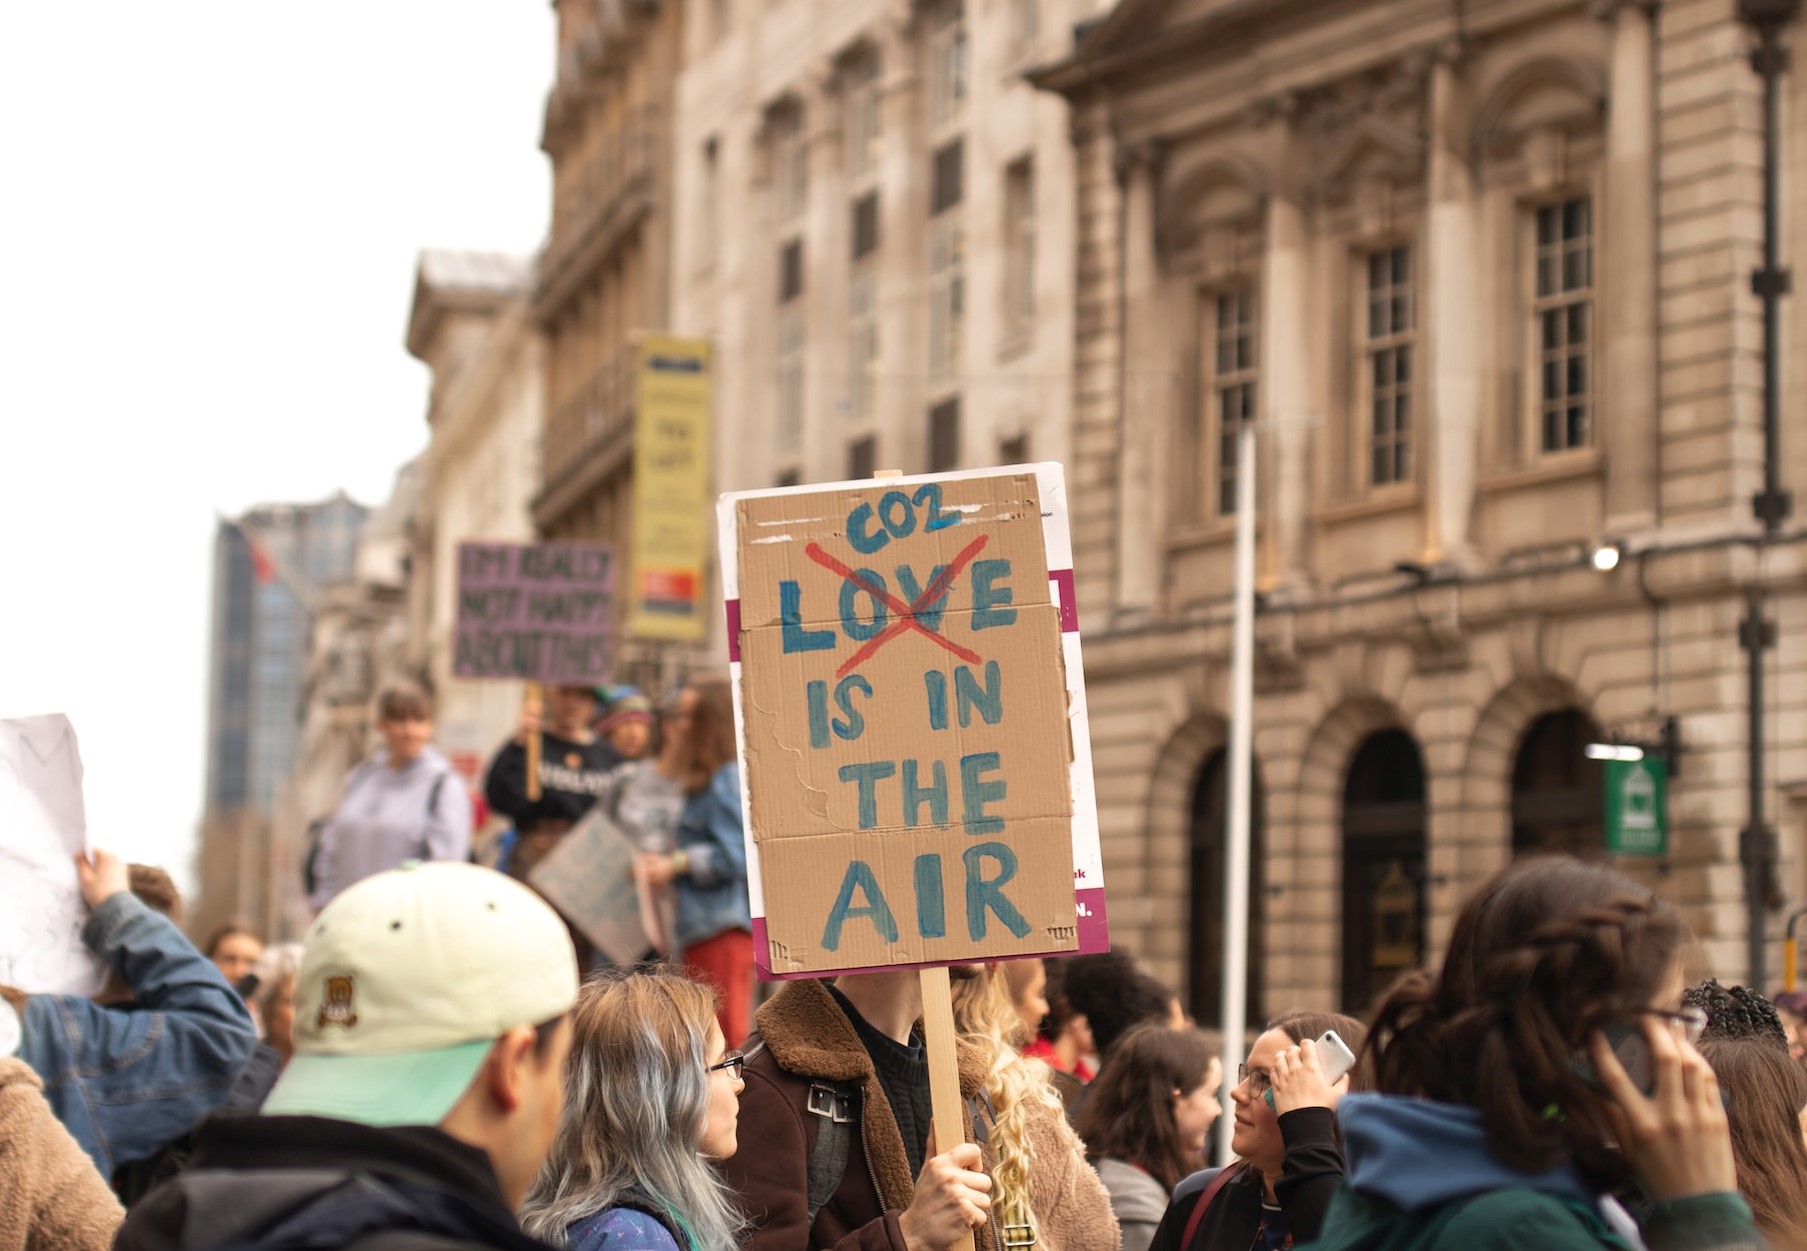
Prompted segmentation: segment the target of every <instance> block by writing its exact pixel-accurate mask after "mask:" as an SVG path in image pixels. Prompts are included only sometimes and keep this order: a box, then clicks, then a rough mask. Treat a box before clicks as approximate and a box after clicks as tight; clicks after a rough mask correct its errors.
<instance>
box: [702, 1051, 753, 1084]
mask: <svg viewBox="0 0 1807 1251" xmlns="http://www.w3.org/2000/svg"><path fill="white" fill-rule="evenodd" d="M746 1063H747V1053H746V1052H744V1051H730V1052H729V1053H728V1054H727V1055H725V1056H723V1057H722V1062H721V1063H720V1064H711V1065H710V1066H709V1067H708V1068H707V1069H706V1070H704V1071H705V1072H709V1073H722V1072H726V1073H727V1074H728V1076H729V1077H732V1078H733V1079H734V1080H735V1081H739V1080H740V1072H741V1070H742V1069H743V1068H745V1067H746Z"/></svg>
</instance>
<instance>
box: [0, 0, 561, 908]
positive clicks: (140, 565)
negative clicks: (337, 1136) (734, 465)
mask: <svg viewBox="0 0 1807 1251" xmlns="http://www.w3.org/2000/svg"><path fill="white" fill-rule="evenodd" d="M553 40H554V32H553V21H552V12H551V9H550V6H549V5H548V4H547V3H546V2H545V0H358V2H353V0H320V2H317V3H313V4H305V5H297V4H280V5H279V4H268V3H262V2H259V0H252V2H249V3H247V2H246V0H182V2H181V3H177V4H146V3H143V0H84V2H83V3H67V2H63V0H50V2H46V3H37V4H32V3H20V4H6V5H0V561H3V563H4V577H5V581H4V584H3V586H4V588H5V589H4V590H0V716H20V715H26V714H31V713H40V712H67V713H68V714H69V716H70V718H71V719H72V720H73V721H74V723H75V727H76V731H77V733H78V734H79V736H80V739H81V747H82V755H83V759H84V762H85V765H86V769H87V787H86V790H87V807H88V826H89V831H90V834H91V836H92V838H93V840H94V841H95V842H96V843H97V844H98V845H101V846H108V847H112V848H115V849H117V850H119V851H121V852H123V853H125V854H127V855H129V856H131V857H132V858H134V859H139V860H145V861H149V862H153V863H163V864H166V865H168V866H169V867H170V868H171V869H172V870H175V871H177V872H178V873H179V874H180V876H182V877H183V878H184V879H187V878H188V876H189V874H188V869H189V864H188V857H189V851H190V849H191V847H192V843H193V838H194V834H195V830H196V826H197V824H198V822H199V819H200V808H201V794H202V782H203V772H204V764H203V759H204V757H203V750H204V741H203V740H204V734H205V720H206V698H207V691H206V668H205V664H206V655H207V647H208V621H209V618H208V609H209V604H208V599H209V595H210V591H211V586H210V571H211V552H212V534H213V528H214V516H215V513H216V512H225V513H237V512H239V511H241V510H243V509H245V508H247V507H249V506H250V505H252V504H255V503H259V502H263V501H271V500H313V499H318V498H321V497H324V496H326V495H329V494H331V493H332V492H333V491H335V490H337V489H339V488H341V487H343V488H345V489H346V490H348V491H350V492H351V493H352V495H353V496H355V497H356V498H358V499H360V500H363V501H365V502H367V503H373V504H374V503H380V502H381V501H382V500H383V499H384V498H385V497H386V496H387V495H388V491H389V486H390V482H391V479H392V477H393V475H394V473H395V470H396V469H397V468H398V467H399V466H400V465H401V464H402V463H403V462H404V461H406V460H407V459H408V458H409V457H411V456H412V455H414V454H415V453H416V452H418V451H419V450H420V449H421V447H423V446H424V444H425V442H426V434H427V428H426V422H425V413H426V381H427V375H426V370H425V369H424V368H423V367H422V366H421V365H420V364H418V363H417V362H416V361H414V360H413V359H412V358H410V357H409V356H408V355H407V352H406V350H405V349H404V347H403V345H402V337H403V334H404V331H405V327H406V321H407V314H408V306H409V301H410V298H411V295H412V292H413V274H414V262H415V256H416V253H417V252H418V250H419V249H421V248H423V247H451V248H474V249H485V250H488V249H498V250H506V251H517V252H523V253H524V252H529V251H531V250H532V249H533V248H534V247H535V246H537V245H538V243H539V242H540V240H541V238H542V236H543V234H544V230H545V223H546V219H547V211H548V196H549V182H550V167H549V166H548V164H547V162H546V159H545V157H544V155H543V154H542V153H541V152H540V151H539V123H540V116H541V108H542V105H543V102H544V96H545V91H546V89H547V87H548V86H549V85H550V82H551V77H552V67H553V64H554V50H553Z"/></svg>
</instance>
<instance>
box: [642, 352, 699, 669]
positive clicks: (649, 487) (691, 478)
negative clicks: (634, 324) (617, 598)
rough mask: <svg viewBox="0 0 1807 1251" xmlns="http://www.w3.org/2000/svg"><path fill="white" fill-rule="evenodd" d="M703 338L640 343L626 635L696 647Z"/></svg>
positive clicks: (697, 635)
mask: <svg viewBox="0 0 1807 1251" xmlns="http://www.w3.org/2000/svg"><path fill="white" fill-rule="evenodd" d="M709 388H710V349H709V341H708V340H707V339H672V338H665V337H662V336H648V337H647V338H645V339H643V340H642V341H641V344H640V376H639V383H638V396H637V402H636V404H635V413H636V414H637V416H636V420H635V426H634V531H633V581H632V582H631V583H630V586H629V592H628V614H627V629H628V633H629V634H632V635H633V636H634V637H636V638H643V639H671V640H676V641H680V642H700V641H701V640H702V638H703V636H704V634H705V633H706V624H705V622H704V619H703V600H704V596H706V595H707V594H708V568H707V565H706V564H705V561H706V558H707V553H708V550H709V544H710V539H711V531H710V519H711V516H712V505H713V501H712V500H711V499H710V497H709Z"/></svg>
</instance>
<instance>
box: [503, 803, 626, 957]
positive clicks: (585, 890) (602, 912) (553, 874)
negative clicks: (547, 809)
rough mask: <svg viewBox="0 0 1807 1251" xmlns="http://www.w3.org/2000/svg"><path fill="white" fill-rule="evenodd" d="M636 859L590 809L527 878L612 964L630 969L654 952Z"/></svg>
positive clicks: (604, 820)
mask: <svg viewBox="0 0 1807 1251" xmlns="http://www.w3.org/2000/svg"><path fill="white" fill-rule="evenodd" d="M634 854H635V848H634V844H633V842H632V841H631V840H629V838H628V837H627V835H626V834H625V833H623V832H622V829H621V827H620V826H618V825H616V824H615V823H614V822H613V821H611V820H609V818H608V815H607V814H606V813H603V812H601V811H599V810H598V809H595V808H592V809H591V810H590V812H589V814H588V815H587V816H585V817H584V819H583V820H582V821H579V822H578V823H577V824H576V825H575V826H573V827H572V828H571V830H570V832H569V833H567V834H566V835H565V836H564V837H563V838H561V839H559V841H558V846H556V847H554V848H553V849H552V850H551V851H550V852H548V853H547V855H546V858H545V859H544V860H542V861H540V862H539V863H538V864H537V865H535V866H534V867H533V870H532V872H530V873H529V874H528V875H527V880H528V881H529V882H530V883H531V884H532V885H533V888H534V889H535V890H537V891H539V893H540V894H542V895H544V896H545V897H546V900H547V901H548V902H549V903H551V905H552V906H553V907H554V908H557V909H558V910H559V912H560V913H561V914H563V915H564V917H565V918H566V919H567V920H569V921H570V922H571V924H573V925H575V926H576V927H577V928H578V929H580V930H582V931H583V933H584V935H585V936H586V937H588V938H589V940H590V941H591V942H593V943H595V944H596V949H597V950H598V951H600V952H602V954H603V955H605V956H607V957H608V958H609V959H610V960H611V961H613V962H614V963H616V964H633V963H634V962H635V961H637V960H638V959H640V957H641V956H644V955H645V954H646V953H647V950H648V949H649V948H650V947H652V946H653V943H652V940H651V939H650V938H649V937H648V936H647V932H646V926H645V923H644V921H643V919H642V915H641V894H640V890H639V888H638V886H637V884H636V881H635V877H634Z"/></svg>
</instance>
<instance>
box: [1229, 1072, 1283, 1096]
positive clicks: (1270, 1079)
mask: <svg viewBox="0 0 1807 1251" xmlns="http://www.w3.org/2000/svg"><path fill="white" fill-rule="evenodd" d="M1244 1082H1247V1083H1248V1084H1249V1098H1251V1099H1259V1098H1261V1096H1262V1095H1264V1094H1266V1093H1267V1088H1268V1087H1269V1086H1272V1085H1273V1084H1274V1076H1273V1074H1272V1073H1269V1072H1268V1071H1267V1070H1266V1069H1252V1068H1250V1067H1249V1066H1248V1065H1246V1064H1238V1065H1237V1066H1236V1084H1237V1085H1238V1086H1240V1085H1242V1084H1243V1083H1244Z"/></svg>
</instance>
